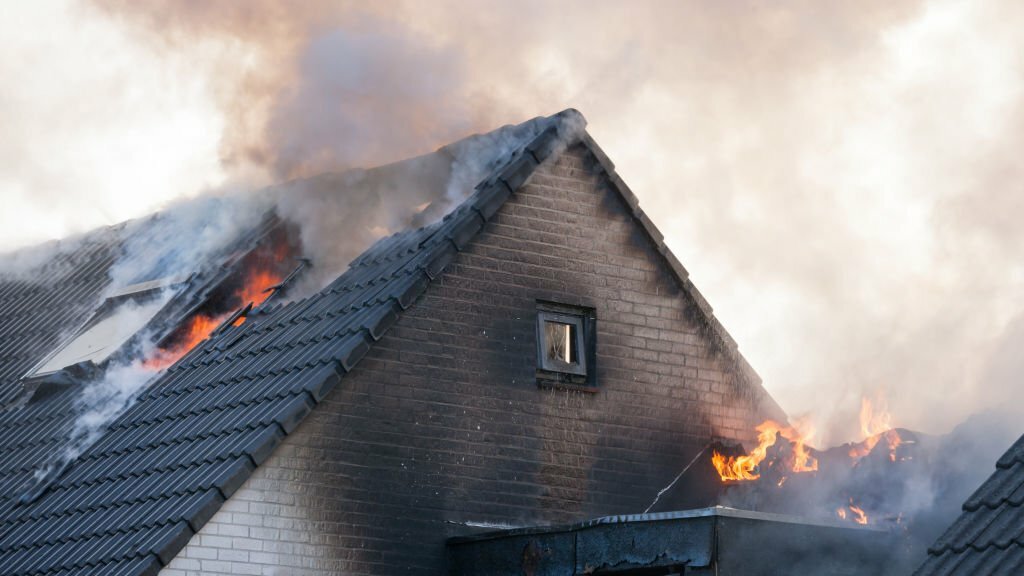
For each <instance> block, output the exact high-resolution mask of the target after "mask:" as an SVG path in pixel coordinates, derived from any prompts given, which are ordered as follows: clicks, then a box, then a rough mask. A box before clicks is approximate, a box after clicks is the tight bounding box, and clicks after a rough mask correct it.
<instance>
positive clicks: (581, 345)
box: [537, 302, 596, 388]
mask: <svg viewBox="0 0 1024 576" xmlns="http://www.w3.org/2000/svg"><path fill="white" fill-rule="evenodd" d="M595 327H596V317H595V315H594V309H593V308H582V307H578V306H569V305H566V304H558V303H553V302H538V303H537V381H538V383H539V384H541V385H549V386H550V385H569V386H570V387H582V388H593V387H594V386H595V385H596V378H595V372H596V370H595V369H594V368H595V366H594V364H595V360H596V354H595V352H594V347H595V343H596V334H595Z"/></svg>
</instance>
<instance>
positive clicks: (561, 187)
mask: <svg viewBox="0 0 1024 576" xmlns="http://www.w3.org/2000/svg"><path fill="white" fill-rule="evenodd" d="M584 125H585V123H584V122H583V119H582V117H581V116H580V115H579V114H578V113H576V112H575V111H571V110H570V111H566V112H563V113H561V114H558V115H555V116H552V117H550V118H539V119H535V120H533V121H530V122H527V123H525V124H523V125H520V126H517V127H509V128H507V129H504V131H499V132H500V133H493V134H489V135H481V136H477V137H472V138H470V139H467V140H466V141H462V142H459V143H455V144H452V145H450V146H448V147H445V148H442V149H441V150H439V151H438V152H436V153H434V154H429V155H427V156H424V157H421V158H417V159H413V160H409V161H406V162H400V163H398V164H395V165H390V166H385V167H382V168H379V169H374V170H367V171H358V172H356V173H353V174H343V175H325V176H324V177H318V178H312V179H309V180H307V181H303V182H296V183H290V184H288V185H285V186H282V187H280V188H279V189H277V190H276V191H274V192H273V193H274V194H276V196H274V199H273V200H272V201H268V202H264V203H256V206H257V208H258V209H252V210H251V211H252V212H253V213H254V214H256V215H257V216H258V217H255V218H250V219H248V220H244V221H243V220H242V219H240V218H238V217H235V215H234V212H231V211H232V210H235V209H236V208H235V207H232V205H230V204H227V205H219V204H215V205H213V206H212V208H211V207H210V206H203V207H201V208H200V209H198V210H196V212H198V213H200V215H201V217H200V218H199V219H198V220H197V221H199V222H206V220H204V218H209V217H210V215H211V214H213V215H216V214H224V213H227V214H229V216H231V217H230V218H229V220H230V221H231V222H232V223H233V225H234V227H233V228H231V229H229V230H228V231H227V232H224V233H221V232H222V231H219V230H214V228H215V227H213V226H209V225H207V224H203V225H202V226H195V227H191V228H187V229H180V227H178V226H176V225H175V221H174V218H172V217H169V216H161V215H158V216H156V217H153V218H149V219H144V220H141V221H138V222H133V223H129V224H126V225H124V226H120V227H115V228H113V229H108V230H101V231H97V232H95V233H93V234H89V235H86V236H85V237H84V238H81V239H79V240H78V241H76V242H73V243H69V244H68V245H66V246H57V247H56V248H55V249H53V250H51V251H50V252H47V253H46V258H42V259H39V260H41V264H39V265H38V266H35V267H33V268H31V269H30V270H29V271H28V272H26V273H23V274H8V275H7V276H4V277H3V280H2V282H0V402H2V406H3V409H2V411H0V451H2V455H0V487H2V489H0V574H4V575H21V574H25V575H27V574H104V575H129V574H157V573H160V574H163V575H165V576H182V575H185V574H197V573H202V574H214V575H216V574H339V573H344V574H393V573H417V574H437V573H443V572H445V571H446V570H447V571H449V572H450V573H453V574H582V573H608V574H613V573H614V574H665V573H687V574H689V573H695V574H700V573H709V574H710V573H715V574H738V573H743V574H778V573H786V572H790V571H793V572H794V573H807V572H808V571H810V572H814V573H833V574H853V573H884V572H885V571H886V570H888V569H891V568H892V566H893V565H892V564H891V563H885V562H883V563H882V564H874V563H872V562H870V561H867V560H865V558H867V557H868V556H869V552H872V551H873V553H874V554H875V556H873V557H878V558H882V559H883V560H884V559H887V558H890V557H891V553H890V552H889V548H890V547H891V546H892V543H893V542H894V539H893V538H892V533H893V530H894V527H895V530H897V531H898V530H900V529H901V528H900V526H901V524H900V522H899V521H897V519H893V520H892V522H886V523H878V522H874V521H871V522H869V520H868V516H869V515H872V514H875V513H876V512H875V508H874V507H873V506H874V505H875V504H876V502H873V501H871V500H870V499H865V498H863V495H864V494H865V492H864V491H863V490H862V489H861V488H860V487H861V486H863V485H877V482H874V479H875V476H872V473H871V471H872V470H876V469H877V468H873V467H872V466H874V464H873V463H876V461H877V463H878V465H879V466H887V465H889V464H896V463H898V462H901V461H902V460H901V459H904V460H905V459H906V457H907V456H908V455H909V453H908V452H907V450H909V449H911V448H912V447H914V446H917V445H920V444H927V442H926V441H924V440H923V439H921V438H918V437H916V436H915V435H914V434H913V433H911V432H907V431H901V430H895V431H893V430H889V429H885V430H877V431H873V432H872V434H871V436H870V437H869V440H867V441H866V442H865V443H863V444H859V445H855V446H853V445H851V446H846V447H842V448H841V449H837V450H833V451H826V452H819V451H816V450H814V449H813V448H811V447H810V446H809V445H808V444H807V443H806V442H805V441H804V439H803V437H802V436H801V434H802V432H801V431H800V430H799V426H797V427H794V426H790V425H789V424H787V417H786V414H785V413H784V412H783V411H782V410H781V409H780V408H779V406H778V405H777V404H776V403H775V402H774V401H773V400H772V399H771V397H769V395H768V394H767V393H766V392H765V390H764V389H763V388H762V387H761V383H760V380H759V379H758V377H757V375H756V374H755V373H754V372H753V370H752V369H751V368H750V366H748V364H747V363H746V361H745V360H744V359H743V357H742V356H741V355H740V353H739V352H738V349H737V345H736V343H735V342H734V341H733V340H732V339H731V338H730V337H729V335H728V334H727V333H726V331H725V329H724V328H723V327H722V325H721V324H720V323H719V322H718V320H717V319H716V318H715V316H714V314H713V313H712V309H711V307H710V306H709V305H708V303H707V302H706V301H705V299H704V298H703V297H702V296H701V294H700V292H699V291H698V290H697V289H696V288H695V286H694V285H693V283H692V282H691V281H690V279H689V277H688V275H687V272H686V270H685V269H684V268H683V266H682V265H681V264H680V263H679V261H678V260H677V259H676V258H675V256H673V254H672V253H671V252H670V251H669V250H668V249H667V248H666V246H665V244H664V242H663V240H662V236H661V235H660V234H659V233H658V230H657V228H656V227H655V226H654V224H653V223H652V221H651V219H650V217H649V216H648V215H647V214H646V213H645V212H644V211H643V210H642V209H641V208H640V206H639V204H638V201H637V198H636V197H635V196H634V195H633V194H632V192H631V191H630V189H629V188H628V187H627V186H626V184H625V183H624V182H623V181H622V179H621V178H620V177H619V176H618V175H617V174H616V172H615V169H614V165H613V164H612V162H611V161H610V160H609V159H608V158H607V157H606V156H605V154H604V153H603V152H602V151H601V149H600V147H599V146H598V145H597V144H596V143H595V142H594V141H593V139H592V138H591V137H590V136H589V135H588V134H587V133H586V131H585V129H584ZM467 167H468V168H469V169H468V171H467ZM467 174H468V176H467ZM368 183H371V184H372V186H371V184H368ZM368 186H369V187H371V188H373V193H372V194H370V193H367V190H368V188H367V187H368ZM309 189H315V190H316V194H319V196H316V202H310V197H309V196H308V195H307V196H303V194H304V193H307V192H308V191H309ZM407 189H413V190H416V191H417V194H419V196H417V195H415V194H413V195H411V196H408V197H406V198H416V200H415V201H409V202H408V204H409V205H410V206H415V209H412V210H409V213H408V218H407V219H405V220H404V221H401V222H397V223H396V222H389V223H388V226H385V227H384V228H385V230H383V231H380V230H377V228H378V227H377V226H376V225H375V224H374V222H373V221H372V219H370V218H369V216H368V215H369V214H370V210H371V208H373V207H374V206H377V207H378V208H379V206H380V205H381V201H380V198H381V197H383V196H384V195H386V194H398V193H400V192H401V191H402V190H407ZM314 196H315V195H314ZM356 196H359V197H360V198H363V199H364V200H365V199H366V198H369V199H370V201H360V202H357V201H356V200H355V198H356ZM421 201H422V203H421ZM194 202H198V201H194ZM300 202H302V203H305V208H303V209H297V207H296V205H297V204H298V203H300ZM332 207H333V210H334V211H332ZM373 209H377V208H373ZM339 210H340V211H339ZM360 210H364V212H360ZM384 211H385V212H386V210H384ZM303 215H305V216H309V215H313V216H315V217H316V218H319V220H317V221H316V222H317V223H318V225H315V226H314V225H310V223H309V220H308V219H306V220H304V219H303V217H302V216H303ZM158 229H163V230H165V232H167V233H163V234H159V235H154V234H153V231H154V230H158ZM371 229H372V230H373V235H376V236H382V237H380V238H379V239H377V240H376V241H375V242H374V243H373V244H372V245H371V246H369V247H368V248H366V249H365V250H363V249H362V247H359V249H357V250H354V252H352V253H351V254H350V255H349V256H354V257H355V259H354V260H352V261H351V264H350V266H348V268H347V269H340V270H337V271H332V269H331V267H330V265H329V263H328V260H329V258H324V256H323V254H324V253H325V252H324V250H323V249H324V247H326V249H328V250H336V249H338V248H339V246H340V245H341V241H340V240H338V238H343V237H344V238H351V237H353V236H359V235H360V234H362V235H365V233H366V231H367V230H371ZM214 231H216V232H218V234H219V235H217V238H218V241H217V242H210V243H208V242H206V239H207V238H208V237H210V236H211V234H212V233H213V232H214ZM388 232H393V233H392V234H390V235H387V233H388ZM317 242H320V247H319V249H318V247H317V246H316V244H317ZM168 245H172V246H173V248H174V249H173V250H170V247H171V246H168ZM199 245H202V247H203V249H202V250H198V249H195V250H192V248H195V247H197V246H199ZM208 245H209V246H213V247H212V248H210V247H209V246H208ZM139 247H142V249H141V250H139V249H138V248H139ZM51 248H53V247H51ZM183 253H184V255H185V257H182V254H183ZM345 253H346V252H345V250H341V251H340V252H337V253H336V254H342V255H344V254H345ZM10 257H11V258H15V259H16V258H17V257H18V255H12V256H10ZM339 257H340V256H339ZM776 423H777V424H776ZM913 450H917V448H913ZM915 453H917V452H915ZM920 453H922V454H923V452H920ZM869 463H871V464H872V466H869V465H868V464H869ZM840 469H842V470H844V472H843V478H845V479H849V478H852V477H854V476H856V475H854V476H850V474H848V472H849V471H850V470H856V471H857V474H859V475H861V476H856V478H859V479H857V480H856V481H853V480H851V481H849V482H846V483H845V484H843V482H838V481H837V482H838V484H841V485H842V486H844V488H843V490H846V492H842V493H837V494H838V495H837V494H833V493H829V494H828V497H827V498H822V499H820V500H816V501H815V502H816V504H815V507H814V509H813V510H812V509H809V508H808V509H801V508H799V507H797V506H794V505H793V503H792V502H793V500H794V499H793V498H792V497H791V495H792V494H794V493H797V492H794V491H796V490H798V489H799V487H801V486H803V489H802V490H801V492H800V493H801V494H802V493H806V492H807V491H813V490H815V488H814V487H813V486H814V485H813V483H811V482H809V481H808V480H807V479H809V478H812V477H821V476H826V475H838V474H839V472H837V471H838V470H840ZM830 485H832V486H834V485H837V484H836V483H833V484H830ZM854 493H855V494H854ZM837 498H838V504H836V505H835V506H834V507H832V508H829V509H823V508H822V507H821V506H819V505H818V504H817V502H829V503H830V504H829V505H830V506H831V503H832V502H836V501H837V500H836V499H837ZM723 504H724V505H725V506H722V505H723ZM823 510H824V511H823ZM794 511H795V513H794ZM766 548H767V549H769V550H770V553H766ZM879 551H885V552H884V553H879ZM893 553H895V552H893ZM801 571H802V572H801Z"/></svg>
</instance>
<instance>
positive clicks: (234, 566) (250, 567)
mask: <svg viewBox="0 0 1024 576" xmlns="http://www.w3.org/2000/svg"><path fill="white" fill-rule="evenodd" d="M231 573H232V574H251V575H254V576H259V575H260V574H262V573H263V567H262V566H260V565H259V564H249V563H241V562H232V563H231Z"/></svg>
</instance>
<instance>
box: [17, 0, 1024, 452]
mask: <svg viewBox="0 0 1024 576" xmlns="http://www.w3.org/2000/svg"><path fill="white" fill-rule="evenodd" d="M1022 24H1024V7H1022V6H1021V5H1019V4H1018V3H1015V2H1011V1H1006V2H1000V1H984V0H982V1H974V2H964V1H952V0H932V1H923V0H922V1H903V0H898V1H886V2H858V3H826V2H819V1H817V0H814V1H812V0H804V1H799V0H797V1H794V2H788V3H775V2H755V1H739V0H737V1H728V2H642V1H638V2H629V3H624V2H618V3H615V2H602V1H588V2H582V1H579V2H577V1H564V2H559V3H547V2H539V1H532V2H525V3H520V2H516V3H512V2H498V1H496V0H495V1H491V2H483V3H481V2H459V1H455V0H437V1H432V2H429V3H427V2H413V1H410V2H402V1H393V2H380V3H374V4H372V5H369V6H363V5H362V4H361V3H345V2H334V1H332V2H326V1H325V2H320V1H316V0H308V1H304V2H287V1H283V2H270V1H259V0H255V1H252V2H216V1H214V2H195V1H188V0H181V1H177V2H172V1H163V0H154V1H153V2H147V3H145V4H143V3H136V2H128V1H126V0H93V1H85V0H40V1H37V2H31V3H6V4H5V5H4V6H2V7H0V47H2V49H0V75H2V77H3V78H4V79H5V84H4V88H3V89H0V128H2V130H3V133H4V138H3V139H0V198H2V200H3V206H4V209H3V211H2V212H0V250H4V251H6V250H13V249H16V248H19V247H23V246H27V245H31V244H35V243H38V242H41V241H44V240H48V239H54V238H61V237H65V236H68V235H73V234H76V233H80V232H84V231H86V230H89V229H91V228H94V227H97V226H101V225H109V224H114V223H117V222H120V221H123V220H126V219H129V218H133V217H137V216H141V215H144V214H148V213H151V212H153V211H156V210H159V209H161V208H162V207H165V206H167V205H168V204H169V203H172V202H174V201H176V200H178V199H181V198H183V197H190V196H195V195H197V194H202V193H204V192H206V191H209V190H212V189H221V188H225V187H227V188H232V189H238V188H241V189H246V188H255V187H258V186H261V185H264V184H268V183H272V182H277V181H281V180H285V179H289V178H294V177H299V176H306V175H311V174H316V173H319V172H322V171H326V170H343V169H347V168H353V167H359V166H371V165H376V164H381V163H384V162H388V161H392V160H398V159H401V158H405V157H408V156H411V155H414V154H419V153H422V152H427V151H430V150H433V149H436V148H437V147H438V146H440V145H442V144H445V143H447V142H450V141H452V140H454V139H456V138H460V137H462V136H465V135H468V134H471V133H474V132H483V131H488V130H491V129H493V128H496V127H497V126H500V125H503V124H508V123H518V122H521V121H523V120H526V119H528V118H531V117H534V116H538V115H548V114H552V113H555V112H557V111H559V110H562V109H564V108H568V107H574V108H577V109H578V110H580V111H581V112H582V113H583V114H584V115H585V116H586V118H587V120H588V122H589V124H588V129H589V131H590V133H591V134H592V135H593V136H594V138H595V139H596V140H597V141H598V142H599V143H600V144H601V146H602V147H603V148H604V149H605V151H606V152H607V153H608V155H609V156H610V157H611V158H612V159H613V161H614V162H615V164H616V167H617V170H618V172H619V173H620V174H621V175H622V177H623V178H624V179H625V180H626V182H628V183H629V184H630V186H631V188H632V189H633V190H634V192H635V193H636V194H637V196H638V197H639V198H640V201H641V205H642V206H643V207H644V209H645V210H646V211H647V212H648V213H649V214H651V215H652V218H653V220H654V221H655V223H656V224H657V225H658V226H659V228H660V229H661V230H662V232H663V233H664V234H665V237H666V242H667V243H668V245H669V246H670V248H672V249H673V251H674V252H675V253H676V254H677V256H678V257H679V259H680V260H681V261H682V262H683V263H684V265H685V266H686V267H687V269H688V270H689V271H690V274H691V278H692V280H693V281H694V283H695V284H696V285H697V286H698V288H699V289H700V290H701V291H702V292H703V293H704V294H705V296H706V297H707V298H708V300H709V301H710V303H711V305H712V306H713V307H714V309H715V313H716V315H718V316H719V318H720V319H721V320H722V322H723V324H724V325H725V326H726V328H727V329H728V330H729V331H730V333H731V334H732V335H733V336H734V338H735V339H736V340H737V341H738V343H739V346H740V350H741V351H742V352H743V353H744V355H745V356H746V357H747V358H748V360H749V361H750V363H751V364H752V365H753V366H754V368H755V369H756V370H757V372H758V373H759V374H760V375H761V377H762V378H763V380H764V384H765V387H766V388H767V389H768V391H769V392H770V393H771V394H772V395H773V396H774V397H775V398H776V400H777V401H778V402H779V403H780V404H781V405H782V406H783V408H784V409H786V410H787V412H789V413H790V415H792V416H801V415H811V416H812V417H813V418H814V419H815V420H816V422H817V423H818V429H819V434H820V436H821V440H820V441H821V442H822V443H826V442H828V441H841V440H846V439H849V438H852V437H856V429H857V425H856V412H857V410H858V409H859V408H860V399H861V396H862V395H869V396H871V397H873V398H879V399H884V402H885V403H887V404H888V409H889V411H890V412H891V413H892V422H893V424H894V425H898V426H905V427H909V428H914V429H919V430H925V431H934V432H942V431H945V430H948V429H949V428H950V427H951V426H953V425H955V424H956V423H958V422H960V421H961V420H963V419H964V418H965V417H966V416H968V415H970V414H972V413H974V412H977V411H980V410H984V409H992V408H1005V407H1007V406H1014V405H1024V403H1022V402H1020V400H1022V399H1024V398H1022V396H1024V393H1022V392H1021V390H1022V389H1024V386H1021V385H1020V375H1021V374H1024V356H1022V355H1021V354H1019V353H1018V352H1017V350H1019V349H1020V346H1021V345H1022V344H1024V232H1021V231H1020V230H1021V226H1019V225H1018V222H1017V218H1018V214H1020V213H1021V212H1022V210H1021V208H1024V193H1022V192H1024V190H1021V186H1022V185H1021V178H1020V177H1019V176H1020V174H1019V173H1020V172H1021V170H1022V169H1021V168H1020V163H1019V161H1018V150H1019V149H1020V148H1021V146H1020V144H1021V134H1024V130H1021V128H1022V121H1024V115H1022V113H1024V108H1022V105H1024V92H1022V88H1024V63H1022V61H1021V59H1022V57H1024V36H1022V35H1021V34H1019V30H1020V29H1021V28H1022Z"/></svg>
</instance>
